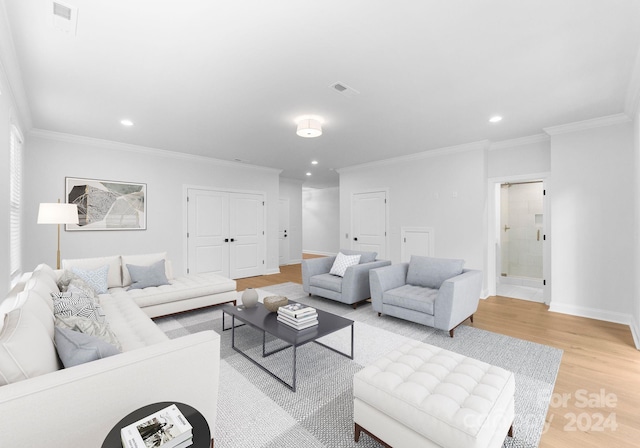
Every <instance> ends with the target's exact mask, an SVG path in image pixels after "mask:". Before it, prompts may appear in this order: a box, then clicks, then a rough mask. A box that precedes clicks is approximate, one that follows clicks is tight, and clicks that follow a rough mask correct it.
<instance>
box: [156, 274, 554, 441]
mask: <svg viewBox="0 0 640 448" xmlns="http://www.w3.org/2000/svg"><path fill="white" fill-rule="evenodd" d="M258 292H259V295H260V299H262V298H263V297H265V296H266V295H283V296H286V297H288V298H289V299H290V300H296V301H299V302H302V303H305V304H308V305H310V306H313V307H315V308H318V309H322V310H325V311H328V312H331V313H335V314H338V315H341V316H344V317H346V318H349V319H352V320H354V321H355V322H356V323H355V344H354V352H355V353H354V360H353V361H352V360H350V359H348V358H346V357H344V356H340V355H339V354H337V353H334V352H332V351H330V350H327V349H325V348H323V347H321V346H319V345H317V344H307V345H305V346H303V347H301V348H299V349H298V368H297V391H296V392H295V393H294V392H291V391H290V390H289V389H287V388H286V387H284V386H283V385H282V384H281V383H279V382H278V381H276V380H275V379H273V378H272V377H271V376H269V375H268V374H266V373H264V372H263V371H261V370H260V369H259V368H258V367H256V366H254V365H253V364H252V363H251V362H249V361H248V360H246V359H244V358H243V357H242V356H241V355H240V354H238V353H237V352H235V351H234V350H233V349H231V332H230V331H225V332H222V331H221V330H222V312H221V311H220V309H219V307H218V308H216V307H213V308H208V309H204V310H196V311H192V312H189V313H184V314H180V315H176V316H172V317H166V318H161V319H156V323H157V324H158V325H159V326H160V328H162V329H163V331H164V332H165V333H166V334H167V335H168V336H169V337H171V338H176V337H179V336H183V335H185V334H189V333H195V332H198V331H203V330H215V331H217V332H218V333H220V334H221V347H220V349H221V358H222V361H221V364H220V389H219V402H218V419H217V425H216V429H215V438H216V447H217V448H230V447H243V448H246V447H270V448H271V447H272V448H276V447H277V448H282V447H291V448H298V447H364V448H368V447H379V446H380V444H379V443H377V442H376V441H375V440H373V439H371V438H370V437H369V436H368V435H366V434H363V435H362V437H361V438H360V442H359V443H357V444H356V443H355V442H354V441H353V395H352V388H353V375H354V374H355V373H356V372H358V371H359V370H360V369H362V368H363V366H365V365H368V364H370V363H371V362H372V361H374V360H375V359H377V358H379V357H381V356H382V355H384V354H385V353H387V352H389V351H391V350H393V349H394V348H396V347H398V346H400V345H402V344H403V343H404V342H405V341H407V340H408V339H416V340H419V341H423V342H426V343H428V344H432V345H436V346H438V347H442V348H445V349H447V350H451V351H454V352H457V353H461V354H463V355H465V356H470V357H472V358H476V359H479V360H481V361H485V362H487V363H490V364H493V365H496V366H500V367H503V368H505V369H507V370H511V371H512V372H514V373H515V378H516V396H515V412H516V419H515V422H514V428H515V437H513V438H510V437H507V438H506V439H505V443H504V447H505V448H530V447H537V446H538V443H539V441H540V436H541V435H542V431H543V429H544V423H545V416H546V414H547V409H548V406H549V397H550V396H551V393H552V392H553V386H554V383H555V380H556V375H557V373H558V368H559V367H560V360H561V358H562V350H558V349H555V348H552V347H548V346H545V345H540V344H535V343H532V342H528V341H524V340H520V339H516V338H511V337H508V336H503V335H499V334H495V333H491V332H488V331H484V330H479V329H476V328H473V327H470V326H467V325H463V326H461V327H459V328H458V329H457V330H456V334H455V338H450V337H449V334H448V332H445V331H439V330H435V329H433V328H429V327H425V326H423V325H418V324H413V323H411V322H406V321H403V320H400V319H396V318H393V317H388V316H382V317H378V316H377V313H375V312H374V311H373V310H372V308H371V305H370V304H366V305H361V306H359V307H358V309H357V310H353V309H352V308H351V306H348V305H344V304H340V303H337V302H333V301H331V300H327V299H323V298H319V297H315V296H308V295H307V294H306V293H304V291H303V290H302V285H299V284H297V283H283V284H280V285H274V286H270V287H268V288H266V289H265V290H258ZM226 322H227V326H228V325H230V322H229V318H228V316H227V318H226ZM321 342H323V343H325V344H327V345H329V346H331V347H334V348H336V349H338V350H340V351H343V352H349V350H350V346H349V344H350V330H349V329H348V328H347V329H344V330H340V331H339V332H336V333H334V334H331V335H329V336H327V337H324V338H322V339H321ZM267 343H268V348H277V347H278V346H279V344H282V343H281V342H280V341H277V340H270V339H267ZM236 344H237V345H240V346H241V348H242V349H243V350H246V351H247V352H249V353H252V354H253V355H255V356H253V358H254V359H260V356H259V354H260V353H261V349H262V333H259V332H258V331H256V330H255V329H253V328H251V327H249V326H244V327H240V328H238V329H236ZM291 362H292V361H291V350H283V351H282V352H280V353H278V354H276V355H272V356H270V357H268V358H266V364H265V365H266V366H268V367H269V368H270V369H273V370H276V371H277V373H278V374H279V375H281V376H283V377H285V379H286V380H287V381H290V379H291ZM287 375H288V376H287Z"/></svg>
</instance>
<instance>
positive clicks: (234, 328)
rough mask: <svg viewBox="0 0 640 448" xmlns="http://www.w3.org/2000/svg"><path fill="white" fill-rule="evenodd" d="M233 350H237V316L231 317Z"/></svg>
mask: <svg viewBox="0 0 640 448" xmlns="http://www.w3.org/2000/svg"><path fill="white" fill-rule="evenodd" d="M223 325H224V323H223ZM231 348H233V349H235V348H236V316H231Z"/></svg>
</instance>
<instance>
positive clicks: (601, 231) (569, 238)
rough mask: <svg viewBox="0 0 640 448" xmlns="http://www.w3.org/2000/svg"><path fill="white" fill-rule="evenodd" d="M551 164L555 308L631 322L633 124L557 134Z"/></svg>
mask: <svg viewBox="0 0 640 448" xmlns="http://www.w3.org/2000/svg"><path fill="white" fill-rule="evenodd" d="M551 168H552V171H551V179H550V182H549V185H550V188H549V190H548V191H547V195H548V196H549V195H550V200H551V217H552V219H551V235H552V239H551V251H552V257H553V264H552V278H553V289H552V301H551V310H554V311H560V312H567V313H570V314H577V315H582V316H587V317H594V318H599V319H604V320H610V321H618V322H624V323H629V316H630V315H631V313H632V308H633V305H632V304H633V291H634V278H635V277H636V272H635V269H634V250H633V248H632V246H633V244H632V241H633V235H634V233H635V229H634V216H635V211H634V209H635V208H636V207H637V203H636V202H634V181H633V179H634V170H633V125H632V124H631V123H626V124H617V125H613V126H605V127H597V128H591V129H587V130H582V131H580V130H576V131H574V132H568V133H561V134H558V135H552V137H551Z"/></svg>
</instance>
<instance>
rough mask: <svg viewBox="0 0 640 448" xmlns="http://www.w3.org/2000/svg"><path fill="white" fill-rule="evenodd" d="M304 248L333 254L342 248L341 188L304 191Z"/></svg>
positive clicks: (305, 250) (312, 251)
mask: <svg viewBox="0 0 640 448" xmlns="http://www.w3.org/2000/svg"><path fill="white" fill-rule="evenodd" d="M302 201H303V205H302V228H303V230H302V248H303V251H304V252H306V253H311V254H318V255H332V254H336V253H338V251H339V250H340V189H339V188H338V187H335V188H323V189H314V188H305V189H303V191H302Z"/></svg>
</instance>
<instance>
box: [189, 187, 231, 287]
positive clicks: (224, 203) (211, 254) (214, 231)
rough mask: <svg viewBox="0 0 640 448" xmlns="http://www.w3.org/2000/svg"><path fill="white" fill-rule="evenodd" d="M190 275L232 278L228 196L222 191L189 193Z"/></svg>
mask: <svg viewBox="0 0 640 448" xmlns="http://www.w3.org/2000/svg"><path fill="white" fill-rule="evenodd" d="M188 198H189V202H188V203H187V228H188V231H187V263H188V264H187V266H188V270H187V272H189V273H191V274H200V273H204V272H213V273H216V274H220V275H223V276H225V277H228V276H229V244H228V243H225V241H224V240H225V238H228V235H229V216H228V209H229V195H228V194H227V193H222V192H219V191H210V190H198V189H189V190H188Z"/></svg>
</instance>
